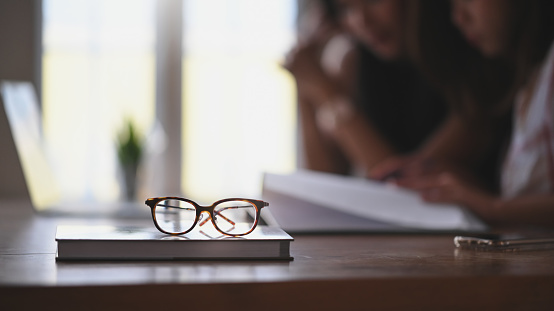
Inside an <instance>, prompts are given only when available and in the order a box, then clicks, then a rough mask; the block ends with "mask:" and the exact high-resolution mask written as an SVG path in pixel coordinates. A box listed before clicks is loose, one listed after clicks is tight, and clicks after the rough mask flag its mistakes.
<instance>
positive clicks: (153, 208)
mask: <svg viewBox="0 0 554 311" xmlns="http://www.w3.org/2000/svg"><path fill="white" fill-rule="evenodd" d="M165 200H176V201H183V202H186V203H189V204H191V205H193V206H194V208H195V211H196V216H195V218H194V223H193V224H192V226H191V227H190V228H189V229H188V230H186V231H183V232H178V233H175V232H168V231H165V230H163V229H162V228H161V227H160V225H158V221H157V220H156V206H157V205H158V203H160V202H161V201H165ZM232 201H243V202H248V203H250V204H252V205H253V206H254V207H255V208H256V217H255V218H254V224H252V228H250V230H249V231H248V232H246V233H239V234H233V233H228V232H224V231H223V230H221V229H220V228H219V227H218V226H217V224H216V223H215V220H214V208H215V207H216V206H217V205H219V204H221V203H225V202H232ZM144 203H145V204H146V205H147V206H148V207H150V211H151V213H152V220H153V221H154V226H156V228H157V229H158V230H159V231H160V232H162V233H165V234H169V235H182V234H186V233H188V232H190V231H192V229H194V228H195V227H196V225H197V224H198V221H199V220H200V215H201V214H202V212H208V214H209V215H210V218H208V219H211V221H212V224H213V226H214V228H215V229H216V230H217V231H219V232H221V233H222V234H224V235H228V236H233V237H237V236H244V235H247V234H250V233H252V231H254V229H256V227H257V226H258V221H259V219H260V212H261V210H262V208H264V207H266V206H269V203H268V202H265V201H262V200H254V199H245V198H226V199H221V200H218V201H216V202H214V203H213V204H212V205H210V206H202V205H200V204H198V203H196V202H194V201H192V200H189V199H187V198H181V197H155V198H148V199H146V201H145V202H144ZM208 219H206V220H204V221H203V223H201V224H200V225H201V226H202V225H203V224H204V223H206V221H208Z"/></svg>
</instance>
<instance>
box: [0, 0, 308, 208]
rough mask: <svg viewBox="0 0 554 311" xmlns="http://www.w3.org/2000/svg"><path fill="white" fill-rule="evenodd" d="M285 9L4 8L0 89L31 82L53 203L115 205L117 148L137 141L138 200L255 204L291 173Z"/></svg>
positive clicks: (249, 0)
mask: <svg viewBox="0 0 554 311" xmlns="http://www.w3.org/2000/svg"><path fill="white" fill-rule="evenodd" d="M299 7H301V4H299V3H298V1H295V0H279V1H258V0H209V1H205V0H164V1H159V0H158V1H157V0H42V1H41V0H23V1H21V0H6V1H2V3H1V4H0V28H1V29H0V40H1V41H0V42H2V48H1V49H0V50H1V51H0V79H11V80H14V79H16V80H31V81H33V82H34V85H35V87H36V91H37V93H38V95H39V100H40V102H41V109H42V117H43V135H44V139H45V141H46V146H47V147H48V150H47V151H48V155H49V157H50V159H51V161H52V163H53V165H54V168H55V170H54V171H55V172H56V174H57V175H56V178H57V179H58V181H57V182H58V183H59V185H60V187H61V190H62V192H63V194H64V196H66V197H68V198H70V199H72V198H80V199H82V198H86V199H94V200H100V201H115V200H118V199H119V198H121V196H122V192H123V189H122V186H121V178H122V177H121V169H120V168H119V165H118V161H117V150H116V148H115V146H116V140H117V137H118V133H119V132H121V130H122V128H124V127H125V122H130V123H132V124H133V125H134V127H135V129H136V132H137V133H138V135H139V137H140V138H141V139H143V140H144V150H145V152H144V156H143V158H142V160H141V167H140V168H139V176H138V180H139V194H138V196H139V198H140V199H143V197H145V196H161V195H178V194H184V195H186V196H189V197H191V198H194V199H196V200H200V201H213V200H216V199H218V198H221V197H225V196H254V197H255V196H258V195H259V193H260V189H261V181H262V176H263V172H265V171H269V172H277V173H286V172H290V171H293V170H295V168H296V167H297V159H298V158H299V157H298V154H297V153H298V150H297V145H298V143H297V133H296V132H297V112H296V93H295V92H296V91H295V86H294V81H293V79H292V77H291V76H290V75H289V74H288V73H287V72H286V71H285V70H284V69H283V68H282V66H281V64H282V63H283V60H284V56H285V54H286V52H287V51H288V50H289V49H290V48H291V47H292V46H293V45H294V43H295V41H296V34H295V33H296V32H295V29H296V18H297V13H298V10H299Z"/></svg>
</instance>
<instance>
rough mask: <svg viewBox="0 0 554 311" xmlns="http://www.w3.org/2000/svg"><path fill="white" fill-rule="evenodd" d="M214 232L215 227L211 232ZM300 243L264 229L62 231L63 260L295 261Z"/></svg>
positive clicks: (274, 229) (59, 235)
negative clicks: (229, 232) (293, 252)
mask: <svg viewBox="0 0 554 311" xmlns="http://www.w3.org/2000/svg"><path fill="white" fill-rule="evenodd" d="M205 227H209V226H205ZM293 240H294V239H293V238H292V237H291V236H290V235H288V234H287V233H286V232H285V231H283V230H282V229H280V228H278V227H270V226H258V227H257V228H256V229H255V230H254V231H253V232H252V233H250V234H248V235H246V236H242V237H230V236H226V235H223V234H221V233H219V232H218V231H216V230H215V229H213V228H204V227H201V228H195V229H194V230H193V231H191V232H189V233H187V234H184V235H177V236H173V235H167V234H164V233H161V232H159V231H158V230H157V229H156V228H154V226H152V227H150V226H145V227H117V226H68V225H60V226H58V227H57V230H56V241H57V243H58V253H57V257H56V259H57V260H202V259H211V260H228V259H272V260H292V257H291V256H290V242H291V241H293Z"/></svg>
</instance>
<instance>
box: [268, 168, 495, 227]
mask: <svg viewBox="0 0 554 311" xmlns="http://www.w3.org/2000/svg"><path fill="white" fill-rule="evenodd" d="M262 196H263V197H264V200H266V201H268V202H270V205H271V208H270V209H269V212H268V213H266V215H265V216H264V217H265V218H264V219H266V221H267V222H269V223H271V224H273V225H278V226H280V227H282V228H283V229H285V230H287V231H289V232H337V231H376V232H423V231H432V232H440V231H442V232H484V231H486V230H487V229H488V228H487V225H486V224H485V223H484V222H483V221H481V220H480V219H479V218H477V217H476V216H475V215H474V214H472V213H471V212H470V211H468V210H467V209H465V208H462V207H460V206H456V205H451V204H435V203H427V202H424V201H423V200H422V199H421V198H420V196H419V195H418V194H417V193H415V192H413V191H410V190H407V189H402V188H398V187H396V186H394V185H390V184H385V183H381V182H377V181H372V180H368V179H365V178H359V177H350V176H342V175H335V174H328V173H320V172H313V171H298V172H296V173H293V174H289V175H278V174H269V173H266V174H265V176H264V182H263V194H262Z"/></svg>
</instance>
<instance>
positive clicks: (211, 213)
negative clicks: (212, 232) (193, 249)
mask: <svg viewBox="0 0 554 311" xmlns="http://www.w3.org/2000/svg"><path fill="white" fill-rule="evenodd" d="M214 208H215V205H211V206H200V205H199V206H198V207H197V209H196V210H197V213H198V214H197V219H198V221H200V223H199V224H198V226H203V225H205V224H206V223H207V222H208V221H209V220H210V219H211V220H212V224H213V225H214V226H215V227H216V228H217V224H216V223H215V221H214V216H218V217H221V218H222V219H223V220H225V221H227V222H228V223H229V224H231V225H233V226H234V225H236V223H235V222H234V221H232V220H231V219H229V218H227V217H225V215H223V214H221V213H219V212H217V211H215V209H214ZM204 212H205V213H207V214H208V217H207V218H206V219H202V213H204ZM216 214H217V215H216Z"/></svg>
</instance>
